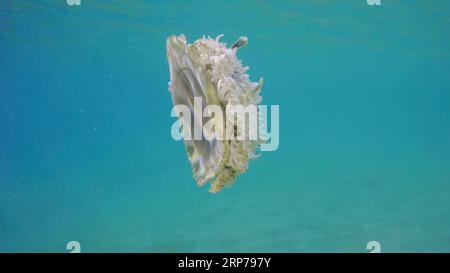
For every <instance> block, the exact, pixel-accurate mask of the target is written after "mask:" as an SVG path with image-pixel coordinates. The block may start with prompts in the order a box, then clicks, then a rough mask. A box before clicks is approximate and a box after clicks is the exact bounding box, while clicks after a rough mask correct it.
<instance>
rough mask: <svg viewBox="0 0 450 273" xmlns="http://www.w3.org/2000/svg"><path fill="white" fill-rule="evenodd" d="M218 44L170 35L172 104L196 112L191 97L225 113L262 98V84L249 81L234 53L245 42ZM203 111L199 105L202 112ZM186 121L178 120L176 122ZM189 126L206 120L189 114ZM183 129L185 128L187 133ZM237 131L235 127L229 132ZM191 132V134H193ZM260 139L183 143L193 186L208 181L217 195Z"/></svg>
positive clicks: (227, 124)
mask: <svg viewBox="0 0 450 273" xmlns="http://www.w3.org/2000/svg"><path fill="white" fill-rule="evenodd" d="M222 36H223V35H219V36H218V37H217V38H216V39H212V38H210V37H208V38H205V37H203V38H201V39H198V40H197V41H195V42H194V43H193V44H188V43H187V42H186V37H185V36H184V35H180V36H170V37H169V38H168V39H167V57H168V61H169V68H170V83H169V91H170V93H171V95H172V102H173V104H174V105H186V106H188V107H189V109H190V110H191V113H193V112H194V110H195V107H196V106H195V102H194V98H199V97H200V98H201V99H202V101H203V102H204V103H205V105H217V106H219V107H221V108H222V109H223V110H224V112H225V111H226V109H227V106H230V105H243V106H249V105H255V106H257V105H258V104H259V103H260V102H261V100H262V98H261V96H260V95H259V93H260V91H261V87H262V84H263V80H262V78H261V79H260V80H259V82H258V83H254V82H251V81H250V80H249V75H248V74H246V72H247V70H248V69H249V68H248V67H244V66H242V63H241V61H240V60H238V59H237V57H236V53H237V51H238V49H239V48H241V47H243V46H245V45H246V44H247V42H248V40H247V38H246V37H240V38H239V39H238V40H237V41H236V42H235V43H233V44H232V46H231V47H227V46H226V44H225V43H222V42H220V41H219V40H220V38H221V37H222ZM203 109H205V108H204V105H202V108H201V109H200V110H201V111H202V110H203ZM183 118H184V117H183V116H181V117H180V119H183ZM191 120H192V123H191V124H192V126H193V127H195V126H202V124H203V123H204V122H205V121H206V119H205V117H201V118H198V117H197V118H196V117H194V115H191V119H190V120H189V121H191ZM215 126H216V130H217V131H220V130H221V129H220V128H221V127H222V126H223V127H225V128H224V129H226V128H227V127H230V126H236V127H245V126H246V125H245V118H244V119H239V118H238V119H237V123H233V122H231V121H230V120H228V119H227V120H226V121H224V122H223V124H215ZM185 129H187V128H185ZM233 129H235V128H233ZM192 131H193V130H189V132H190V134H192V133H191V132H192ZM261 143H262V140H261V139H260V138H259V137H258V138H257V139H245V140H238V139H217V138H216V139H212V140H207V139H205V138H202V139H201V140H195V139H194V138H190V139H184V144H185V147H186V150H187V154H188V158H189V160H190V162H191V165H192V170H193V175H194V178H195V180H196V181H197V184H198V185H199V186H203V185H204V184H206V183H207V182H208V181H211V187H210V189H209V191H210V192H219V191H220V190H221V189H222V188H223V187H225V186H228V185H231V184H232V183H233V182H234V180H235V178H236V177H237V176H239V175H240V174H242V173H243V172H245V171H246V170H247V169H248V162H249V161H250V160H251V159H254V158H256V157H257V155H256V150H257V148H258V147H259V145H260V144H261Z"/></svg>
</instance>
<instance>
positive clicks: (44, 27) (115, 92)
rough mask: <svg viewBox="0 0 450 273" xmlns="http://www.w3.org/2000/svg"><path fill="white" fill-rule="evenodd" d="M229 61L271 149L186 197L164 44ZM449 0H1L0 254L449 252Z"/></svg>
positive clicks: (190, 182) (190, 186) (188, 176)
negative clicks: (249, 83) (268, 117)
mask: <svg viewBox="0 0 450 273" xmlns="http://www.w3.org/2000/svg"><path fill="white" fill-rule="evenodd" d="M181 33H183V34H185V35H186V36H187V37H188V39H189V41H190V42H193V41H194V40H195V39H197V38H199V37H201V36H203V35H211V36H213V37H215V36H216V35H219V34H222V33H223V34H225V36H224V37H223V40H224V41H225V42H228V43H231V42H234V41H235V40H236V39H237V38H238V37H239V36H241V35H246V36H248V38H249V44H248V46H246V47H245V48H243V49H240V51H239V57H240V58H241V59H242V60H243V63H244V64H245V65H249V66H250V67H251V69H250V71H249V73H250V75H251V79H252V80H253V81H257V80H258V78H259V77H260V76H264V78H265V86H264V88H263V90H262V95H263V103H264V104H269V105H271V104H278V105H280V146H279V149H278V150H277V151H275V152H264V153H263V154H262V157H260V158H259V159H257V160H256V161H254V162H251V164H250V168H249V170H248V172H247V173H245V174H243V175H242V176H240V177H239V178H238V179H237V181H236V184H235V185H234V186H233V187H231V188H227V189H225V190H223V191H222V192H220V193H219V194H215V195H213V194H210V193H208V191H207V187H204V188H198V187H197V186H196V184H195V181H194V179H193V178H192V171H191V168H190V165H189V162H188V160H187V157H186V152H185V149H184V147H183V144H182V143H180V142H176V141H174V140H173V139H172V137H171V135H170V128H171V126H172V123H173V122H174V121H175V120H174V119H173V118H172V117H171V116H170V111H171V107H172V102H171V98H170V94H169V92H168V90H167V88H168V85H167V83H168V81H169V69H168V63H167V60H166V51H165V40H166V38H167V37H168V36H170V35H172V34H181ZM449 45H450V2H449V1H438V0H435V1H431V0H427V1H394V0H382V5H381V6H368V5H367V4H366V1H365V0H352V1H326V0H322V1H317V0H314V1H313V0H310V1H306V0H305V1H264V0H260V1H256V0H255V1H206V0H205V1H184V0H183V1H139V0H133V1H119V0H114V1H99V0H98V1H95V0H89V1H88V0H81V6H69V5H67V3H66V1H65V0H58V1H56V0H48V1H37V0H33V1H31V0H28V1H3V2H2V4H1V5H0V66H1V73H0V252H68V250H66V244H67V242H69V241H78V242H79V243H80V244H81V248H82V251H83V252H99V251H105V252H207V251H213V252H368V250H366V244H367V243H368V242H369V241H378V242H379V243H380V244H381V248H382V251H383V252H397V251H401V252H415V251H418V252H450V74H449V73H450V51H449Z"/></svg>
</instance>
